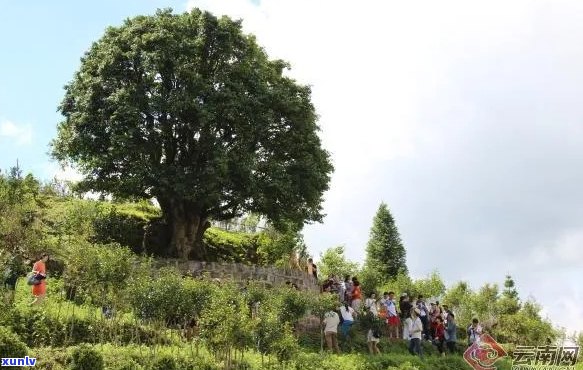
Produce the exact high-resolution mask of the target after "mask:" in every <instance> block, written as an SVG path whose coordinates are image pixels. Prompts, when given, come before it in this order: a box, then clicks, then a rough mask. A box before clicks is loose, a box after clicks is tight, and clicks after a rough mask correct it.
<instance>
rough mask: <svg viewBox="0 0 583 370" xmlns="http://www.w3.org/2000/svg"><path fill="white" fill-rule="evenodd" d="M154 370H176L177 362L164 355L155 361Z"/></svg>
mask: <svg viewBox="0 0 583 370" xmlns="http://www.w3.org/2000/svg"><path fill="white" fill-rule="evenodd" d="M152 370H176V361H174V358H173V357H170V356H168V355H164V356H162V357H159V358H157V359H156V360H155V361H154V364H153V365H152Z"/></svg>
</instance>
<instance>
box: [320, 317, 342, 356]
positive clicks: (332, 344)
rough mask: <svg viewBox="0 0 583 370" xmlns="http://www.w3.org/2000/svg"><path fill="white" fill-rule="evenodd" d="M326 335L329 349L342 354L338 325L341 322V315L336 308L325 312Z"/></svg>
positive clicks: (323, 321) (323, 322)
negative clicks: (339, 344) (339, 345)
mask: <svg viewBox="0 0 583 370" xmlns="http://www.w3.org/2000/svg"><path fill="white" fill-rule="evenodd" d="M322 324H323V325H324V337H325V338H326V344H327V345H328V349H329V350H330V351H332V352H336V353H337V354H340V347H338V325H339V324H340V317H339V316H338V314H337V313H336V312H334V310H330V311H328V312H326V313H325V314H324V320H322Z"/></svg>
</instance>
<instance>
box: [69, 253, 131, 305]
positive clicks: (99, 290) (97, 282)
mask: <svg viewBox="0 0 583 370" xmlns="http://www.w3.org/2000/svg"><path fill="white" fill-rule="evenodd" d="M137 262H138V260H137V258H136V256H135V255H134V254H133V253H132V252H131V251H130V250H129V249H127V248H124V247H121V246H120V245H118V244H109V245H96V244H90V243H88V242H84V243H82V242H78V243H77V244H74V245H69V246H68V250H67V256H66V268H65V272H64V277H65V283H66V285H68V286H74V287H75V288H76V289H77V292H78V293H79V294H83V295H85V296H86V297H88V298H90V299H91V300H92V301H93V302H96V303H98V304H100V305H105V304H112V302H116V303H119V302H122V301H123V299H121V298H120V296H119V295H120V294H121V292H122V291H123V289H125V287H126V286H127V283H128V280H129V278H130V277H131V275H132V272H133V270H134V266H135V265H136V264H137Z"/></svg>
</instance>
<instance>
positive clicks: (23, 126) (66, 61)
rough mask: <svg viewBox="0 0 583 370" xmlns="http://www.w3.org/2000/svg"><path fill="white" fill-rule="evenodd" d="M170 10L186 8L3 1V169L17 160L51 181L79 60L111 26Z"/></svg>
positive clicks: (149, 1) (139, 0)
mask: <svg viewBox="0 0 583 370" xmlns="http://www.w3.org/2000/svg"><path fill="white" fill-rule="evenodd" d="M165 7H172V8H174V9H177V10H180V11H183V10H185V5H184V2H180V1H176V2H173V1H158V0H124V1H115V0H108V1H99V2H85V1H54V2H52V1H51V2H47V1H39V2H35V3H34V4H33V3H30V2H20V1H3V2H0V47H1V48H2V52H1V53H0V55H1V57H0V125H2V124H3V125H4V126H3V127H4V133H5V135H2V134H1V133H2V130H1V129H0V169H3V170H5V169H7V168H8V167H10V166H12V165H13V164H14V163H15V162H16V159H17V158H18V160H19V162H20V165H21V167H22V168H23V169H24V170H25V171H32V172H33V173H35V174H36V175H37V176H39V177H41V178H51V177H52V175H53V174H54V171H55V168H54V166H51V167H49V160H50V159H49V157H48V156H47V152H48V150H49V147H48V144H49V142H50V140H51V139H52V138H53V137H54V136H55V133H56V126H57V123H58V122H59V120H60V115H59V114H58V113H57V111H56V110H57V107H58V105H59V103H60V101H61V99H62V97H63V86H64V85H65V84H66V83H67V82H68V81H70V80H71V78H72V77H73V74H74V72H75V71H76V70H77V68H78V66H79V58H80V57H81V56H82V55H83V53H84V52H85V51H86V50H87V49H88V48H89V46H90V45H91V43H92V42H93V41H96V40H97V39H98V38H99V37H100V36H101V35H102V34H103V31H104V29H105V28H106V27H108V26H114V25H119V24H121V22H123V20H124V19H126V18H127V17H131V16H134V15H138V14H151V13H154V12H155V11H156V9H157V8H165ZM15 127H16V128H15ZM8 133H11V134H8Z"/></svg>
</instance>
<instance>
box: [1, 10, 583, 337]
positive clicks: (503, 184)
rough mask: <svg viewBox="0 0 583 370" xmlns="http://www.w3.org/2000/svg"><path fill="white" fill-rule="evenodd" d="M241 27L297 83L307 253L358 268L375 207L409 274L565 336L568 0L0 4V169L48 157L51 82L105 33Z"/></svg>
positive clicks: (574, 170) (30, 165) (576, 278)
mask: <svg viewBox="0 0 583 370" xmlns="http://www.w3.org/2000/svg"><path fill="white" fill-rule="evenodd" d="M166 7H171V8H173V9H174V10H175V11H180V12H182V11H185V10H187V9H191V8H192V7H200V8H203V9H206V10H209V11H211V12H213V13H215V14H218V15H222V14H226V15H229V16H232V17H235V18H242V19H243V28H244V30H245V32H249V33H253V34H255V35H256V36H257V40H258V42H259V43H260V44H261V45H263V46H264V47H265V49H266V51H267V52H268V54H269V55H270V56H271V57H272V58H282V59H285V60H287V61H289V62H290V63H291V66H292V69H291V70H290V71H289V72H288V74H289V75H290V76H292V77H294V78H295V79H297V81H298V82H300V83H303V84H307V85H310V86H311V87H312V91H313V102H314V105H315V106H316V110H317V112H318V114H319V117H320V119H319V125H320V127H321V132H320V136H321V138H322V142H323V145H324V147H325V148H326V149H327V150H328V151H330V153H331V154H332V159H333V162H334V166H335V172H334V174H333V176H332V181H331V187H330V190H329V191H328V192H327V193H326V194H325V203H324V213H326V215H327V216H326V218H325V220H324V223H323V224H316V225H310V226H307V227H306V229H305V231H304V235H305V240H306V242H307V244H308V246H309V250H310V252H311V253H312V254H313V255H315V256H316V259H317V256H319V254H320V253H321V252H323V251H324V250H325V249H327V248H329V247H332V246H335V245H345V247H346V255H347V257H348V258H349V259H351V260H354V261H359V262H362V261H363V259H364V256H365V246H366V242H367V240H368V237H369V231H370V227H371V225H372V218H373V217H374V214H375V212H376V210H377V208H378V206H379V204H380V203H381V202H386V203H387V204H388V206H389V207H390V210H391V212H392V214H393V216H394V217H395V220H396V223H397V226H398V227H399V230H400V233H401V236H402V239H403V242H404V245H405V247H406V249H407V263H408V267H409V270H410V272H411V274H412V275H413V277H416V278H419V277H424V276H426V275H428V274H429V273H431V272H432V271H434V270H437V271H439V273H440V274H441V276H442V277H443V279H444V280H445V282H446V283H447V284H452V283H454V282H457V281H460V280H464V281H467V282H469V283H470V284H471V285H472V287H474V288H475V289H477V288H479V287H480V286H481V285H483V284H484V283H486V282H497V283H499V284H502V283H503V281H504V276H505V275H506V274H510V275H512V276H513V278H514V280H515V282H516V284H517V288H518V290H519V292H520V293H521V296H522V298H523V299H528V298H533V299H535V300H536V301H537V302H539V303H541V304H542V305H543V313H544V315H546V316H548V317H549V318H550V319H551V320H552V321H553V322H554V323H555V324H556V325H560V326H562V327H565V328H567V330H568V331H569V332H571V331H574V330H583V288H581V285H580V284H581V281H583V248H582V245H583V192H582V191H581V190H580V187H581V186H582V185H583V104H581V102H580V97H581V96H583V43H582V42H581V40H582V39H583V2H581V1H576V0H573V1H566V0H565V1H537V0H529V1H522V0H513V1H511V2H509V1H493V0H489V1H472V2H469V1H446V0H443V1H439V2H436V1H380V0H379V1H373V0H361V1H358V2H356V1H345V0H335V1H331V0H320V1H313V0H189V1H187V0H182V1H163V0H126V1H123V2H122V1H116V0H105V1H100V2H78V1H73V0H69V1H54V2H38V3H36V4H35V5H34V6H32V5H30V3H26V2H25V3H23V2H0V46H1V50H2V52H1V53H0V168H2V169H6V168H8V167H10V166H11V165H13V164H14V163H15V162H16V160H17V159H18V161H19V163H20V166H21V167H22V168H23V169H24V170H25V171H32V172H33V173H34V174H35V175H37V176H39V177H41V178H46V179H49V178H52V177H53V176H58V177H60V178H66V179H75V178H78V176H77V175H76V173H75V172H74V171H72V170H67V171H62V170H60V169H59V168H58V166H57V164H56V163H54V162H51V160H50V158H49V156H48V155H47V152H48V151H49V147H48V144H49V142H50V140H51V139H52V138H54V136H55V133H56V125H57V123H58V122H59V120H60V119H61V118H60V116H59V114H58V112H57V111H56V109H57V106H58V104H59V102H60V100H61V99H62V97H63V86H64V85H65V84H66V83H67V82H68V81H69V80H70V79H71V78H72V76H73V74H74V72H75V71H76V69H77V68H78V67H79V58H80V57H81V56H82V54H83V52H84V51H85V50H87V49H88V47H89V46H90V45H91V43H92V42H94V41H96V40H97V39H98V38H99V37H100V36H101V35H102V34H103V31H104V29H105V27H107V26H111V25H119V24H121V22H122V21H123V20H124V19H125V18H127V17H131V16H135V15H138V14H152V13H154V12H155V10H156V9H157V8H166Z"/></svg>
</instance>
